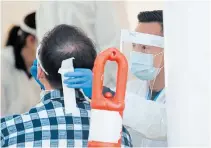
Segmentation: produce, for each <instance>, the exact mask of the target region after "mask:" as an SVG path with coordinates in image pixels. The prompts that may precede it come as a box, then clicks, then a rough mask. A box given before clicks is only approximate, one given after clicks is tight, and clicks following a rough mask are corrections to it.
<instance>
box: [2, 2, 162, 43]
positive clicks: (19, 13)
mask: <svg viewBox="0 0 211 148" xmlns="http://www.w3.org/2000/svg"><path fill="white" fill-rule="evenodd" d="M1 5H2V7H1V8H2V10H1V12H2V13H1V21H2V22H1V23H2V38H1V39H2V46H3V44H4V43H5V38H6V37H7V33H8V30H9V29H10V28H11V26H12V24H19V23H20V22H21V20H22V19H23V17H24V16H25V15H26V14H27V13H29V12H32V11H34V10H36V9H37V8H38V6H39V1H36V0H35V1H5V0H4V1H2V4H1ZM125 5H126V9H127V12H128V16H129V17H128V20H129V22H130V29H131V30H134V28H135V26H136V23H137V14H138V13H139V12H140V11H145V10H153V9H162V8H163V2H159V1H157V2H156V1H154V2H153V1H147V0H146V1H143V0H142V1H125Z"/></svg>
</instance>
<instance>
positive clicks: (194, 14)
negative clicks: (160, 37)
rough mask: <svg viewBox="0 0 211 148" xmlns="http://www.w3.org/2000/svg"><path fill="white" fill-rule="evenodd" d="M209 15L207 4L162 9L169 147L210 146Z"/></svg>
mask: <svg viewBox="0 0 211 148" xmlns="http://www.w3.org/2000/svg"><path fill="white" fill-rule="evenodd" d="M209 11H210V7H209V1H194V2H191V3H190V2H187V1H186V2H182V1H174V2H166V5H165V9H164V18H165V19H164V24H165V28H164V32H165V74H166V86H167V87H166V98H167V99H166V105H167V119H168V146H169V147H177V146H184V147H192V146H195V147H210V146H211V145H209V142H210V139H209V138H211V134H210V133H209V130H210V129H211V122H210V119H211V113H210V108H211V105H210V104H211V100H210V98H211V96H210V90H211V85H210V83H209V81H210V79H211V66H210V63H209V61H210V59H211V51H210V34H209V30H210V18H209V15H210V14H209V13H210V12H209ZM202 16H203V17H202ZM197 18H200V21H196V19H197ZM172 28H173V29H172Z"/></svg>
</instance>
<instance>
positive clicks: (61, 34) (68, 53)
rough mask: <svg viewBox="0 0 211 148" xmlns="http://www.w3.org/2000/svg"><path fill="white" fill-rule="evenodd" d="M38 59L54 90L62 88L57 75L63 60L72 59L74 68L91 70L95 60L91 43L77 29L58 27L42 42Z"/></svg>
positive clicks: (64, 26)
mask: <svg viewBox="0 0 211 148" xmlns="http://www.w3.org/2000/svg"><path fill="white" fill-rule="evenodd" d="M39 50H40V51H39V57H40V61H41V63H42V66H43V68H44V69H45V71H46V72H47V73H48V75H46V79H47V80H48V82H49V83H50V85H51V87H52V88H54V89H61V88H62V80H61V75H60V74H59V73H58V70H59V68H60V67H61V63H62V61H63V60H65V59H68V58H71V57H74V58H75V59H74V60H73V65H74V68H88V69H92V68H93V66H94V60H95V58H96V51H95V47H94V44H93V42H92V41H91V39H90V38H88V37H87V36H86V35H85V34H84V33H83V32H82V31H81V30H80V29H79V28H77V27H74V26H69V25H59V26H56V27H55V28H54V29H53V30H51V31H50V32H49V33H48V34H47V35H46V36H45V37H44V38H43V40H42V42H41V45H40V49H39Z"/></svg>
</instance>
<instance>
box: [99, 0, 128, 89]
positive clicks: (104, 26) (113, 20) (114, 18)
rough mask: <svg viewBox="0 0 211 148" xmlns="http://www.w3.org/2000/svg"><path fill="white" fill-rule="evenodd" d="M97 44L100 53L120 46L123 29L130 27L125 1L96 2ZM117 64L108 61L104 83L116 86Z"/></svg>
mask: <svg viewBox="0 0 211 148" xmlns="http://www.w3.org/2000/svg"><path fill="white" fill-rule="evenodd" d="M95 11H96V20H95V32H96V45H97V47H96V48H97V51H98V53H99V52H101V51H102V50H105V49H107V48H110V47H116V48H119V46H120V35H121V29H123V28H125V29H128V28H129V22H128V19H127V13H126V9H125V3H124V2H121V1H97V2H96V10H95ZM116 70H117V65H116V63H114V62H110V61H108V62H107V64H106V67H105V74H104V75H105V76H104V85H105V86H107V87H110V88H112V87H115V84H116Z"/></svg>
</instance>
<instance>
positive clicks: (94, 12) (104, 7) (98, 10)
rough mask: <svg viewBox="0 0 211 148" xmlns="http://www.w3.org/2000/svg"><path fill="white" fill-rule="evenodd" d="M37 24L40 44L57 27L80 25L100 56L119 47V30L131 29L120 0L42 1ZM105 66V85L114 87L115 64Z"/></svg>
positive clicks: (37, 15) (110, 63)
mask: <svg viewBox="0 0 211 148" xmlns="http://www.w3.org/2000/svg"><path fill="white" fill-rule="evenodd" d="M123 18H124V19H123ZM36 23H37V37H38V40H39V41H41V40H42V38H43V36H44V34H45V33H46V32H48V31H49V30H51V29H52V28H53V27H55V26H56V25H59V24H68V25H74V26H77V27H79V28H81V29H82V30H83V31H84V32H85V33H86V34H87V35H88V36H89V37H90V38H91V39H92V40H93V41H94V43H95V44H96V49H97V52H98V53H99V52H100V51H102V50H104V49H107V48H109V47H116V48H119V43H120V31H121V29H122V28H128V27H129V23H128V20H127V13H126V9H125V7H124V2H121V1H116V2H115V1H62V2H60V1H48V2H42V3H41V4H40V7H39V8H38V10H37V14H36ZM106 66H107V67H106V70H105V80H104V84H105V85H106V86H108V87H114V85H115V84H116V83H115V81H116V71H115V69H116V66H115V64H113V63H112V62H109V64H107V65H106ZM111 69H113V71H112V72H111Z"/></svg>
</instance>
